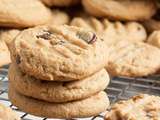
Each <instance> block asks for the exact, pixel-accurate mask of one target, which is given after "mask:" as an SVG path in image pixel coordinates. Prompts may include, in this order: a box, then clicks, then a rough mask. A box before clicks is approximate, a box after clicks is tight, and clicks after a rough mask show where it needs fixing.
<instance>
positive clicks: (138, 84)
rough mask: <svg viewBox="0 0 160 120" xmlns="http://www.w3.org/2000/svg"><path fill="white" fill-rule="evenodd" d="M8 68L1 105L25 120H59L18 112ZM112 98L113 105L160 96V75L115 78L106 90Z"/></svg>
mask: <svg viewBox="0 0 160 120" xmlns="http://www.w3.org/2000/svg"><path fill="white" fill-rule="evenodd" d="M7 73H8V66H4V67H3V68H0V103H3V104H4V105H6V106H9V107H11V108H12V109H13V110H15V111H16V112H17V114H19V116H21V118H22V119H23V120H58V119H48V118H41V117H37V116H33V115H30V114H27V113H25V112H22V111H20V110H18V109H17V108H16V107H15V106H13V105H12V104H11V102H10V101H9V100H8V94H7V92H8V88H7V86H8V78H7ZM105 91H106V92H107V94H108V96H109V98H110V101H111V104H113V103H115V102H116V101H118V100H122V99H123V100H124V99H128V98H129V97H131V96H133V95H136V94H139V93H147V94H152V95H160V75H154V76H149V77H141V78H129V77H114V78H112V81H111V82H110V85H109V86H108V87H107V88H106V90H105ZM103 116H104V113H102V114H100V115H98V116H94V117H91V118H85V119H74V120H103Z"/></svg>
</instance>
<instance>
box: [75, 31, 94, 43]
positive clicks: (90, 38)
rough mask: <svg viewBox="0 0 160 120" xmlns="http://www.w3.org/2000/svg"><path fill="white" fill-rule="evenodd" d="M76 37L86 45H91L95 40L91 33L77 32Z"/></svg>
mask: <svg viewBox="0 0 160 120" xmlns="http://www.w3.org/2000/svg"><path fill="white" fill-rule="evenodd" d="M76 36H77V37H78V38H80V39H82V40H84V41H86V42H87V43H88V44H92V43H94V42H95V41H96V40H97V36H96V34H94V33H92V32H84V31H79V32H77V34H76Z"/></svg>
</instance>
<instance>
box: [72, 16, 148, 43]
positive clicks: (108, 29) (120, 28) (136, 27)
mask: <svg viewBox="0 0 160 120" xmlns="http://www.w3.org/2000/svg"><path fill="white" fill-rule="evenodd" d="M70 25H72V26H77V27H83V28H86V29H88V30H91V31H94V32H96V33H97V34H98V35H99V36H100V37H102V38H103V39H104V40H105V42H106V43H107V44H112V43H114V42H117V41H120V40H127V41H131V42H143V41H145V40H146V38H147V33H146V30H145V28H144V27H143V26H142V25H141V24H139V23H137V22H127V23H122V22H119V21H115V22H111V21H109V20H107V19H101V20H100V19H96V18H95V17H83V18H82V17H75V18H73V19H72V21H71V23H70Z"/></svg>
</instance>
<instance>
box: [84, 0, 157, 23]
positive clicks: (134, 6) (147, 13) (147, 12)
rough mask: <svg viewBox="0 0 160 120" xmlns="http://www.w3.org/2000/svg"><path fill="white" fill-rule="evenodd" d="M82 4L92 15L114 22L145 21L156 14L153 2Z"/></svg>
mask: <svg viewBox="0 0 160 120" xmlns="http://www.w3.org/2000/svg"><path fill="white" fill-rule="evenodd" d="M82 3H83V6H84V8H85V10H86V11H87V12H88V13H90V14H91V15H93V16H96V17H108V18H110V19H112V20H123V21H126V20H145V19H149V18H150V17H151V16H152V15H154V13H155V12H156V5H155V3H154V2H153V1H152V0H132V1H131V0H82Z"/></svg>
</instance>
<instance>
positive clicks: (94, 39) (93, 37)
mask: <svg viewBox="0 0 160 120" xmlns="http://www.w3.org/2000/svg"><path fill="white" fill-rule="evenodd" d="M96 40H97V36H96V34H94V33H93V36H92V39H91V40H90V41H89V42H88V43H89V44H93V43H94V42H96Z"/></svg>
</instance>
